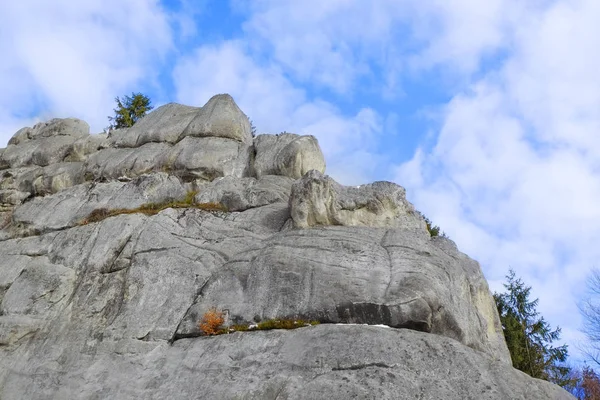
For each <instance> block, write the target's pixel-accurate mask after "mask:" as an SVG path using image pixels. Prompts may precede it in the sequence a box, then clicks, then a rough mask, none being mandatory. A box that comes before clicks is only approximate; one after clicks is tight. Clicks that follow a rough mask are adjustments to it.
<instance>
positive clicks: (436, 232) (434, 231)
mask: <svg viewBox="0 0 600 400" xmlns="http://www.w3.org/2000/svg"><path fill="white" fill-rule="evenodd" d="M417 212H418V211H417ZM418 213H419V214H420V215H421V217H423V219H424V220H425V225H427V231H428V232H429V235H430V236H431V237H435V236H440V237H443V238H447V237H448V236H447V235H446V233H444V232H442V234H441V235H440V227H439V226H437V225H433V222H431V221H430V220H429V218H427V217H426V216H425V215H424V214H423V213H421V212H418Z"/></svg>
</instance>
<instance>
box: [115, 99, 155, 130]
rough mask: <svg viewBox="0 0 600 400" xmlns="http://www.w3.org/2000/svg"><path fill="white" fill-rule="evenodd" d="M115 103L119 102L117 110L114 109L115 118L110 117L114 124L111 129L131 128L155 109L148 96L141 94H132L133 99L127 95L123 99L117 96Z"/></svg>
mask: <svg viewBox="0 0 600 400" xmlns="http://www.w3.org/2000/svg"><path fill="white" fill-rule="evenodd" d="M115 101H116V102H117V108H115V109H114V111H115V116H114V117H108V120H109V121H111V122H112V123H111V125H110V126H109V128H110V129H120V128H129V127H131V126H133V124H135V123H136V122H137V121H138V120H139V119H140V118H142V117H143V116H144V115H146V113H147V112H148V111H150V110H152V109H153V108H154V107H153V106H152V105H151V104H150V99H149V98H148V96H145V95H143V94H141V93H131V97H129V96H127V95H126V96H123V99H120V98H119V97H118V96H117V97H115Z"/></svg>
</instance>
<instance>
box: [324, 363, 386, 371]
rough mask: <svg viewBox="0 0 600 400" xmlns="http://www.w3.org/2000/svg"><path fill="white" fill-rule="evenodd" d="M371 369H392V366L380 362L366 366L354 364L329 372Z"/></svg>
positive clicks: (335, 368)
mask: <svg viewBox="0 0 600 400" xmlns="http://www.w3.org/2000/svg"><path fill="white" fill-rule="evenodd" d="M371 367H378V368H394V366H393V365H387V364H385V363H382V362H374V363H367V364H356V365H351V366H349V367H334V368H332V369H331V370H332V371H356V370H359V369H365V368H371Z"/></svg>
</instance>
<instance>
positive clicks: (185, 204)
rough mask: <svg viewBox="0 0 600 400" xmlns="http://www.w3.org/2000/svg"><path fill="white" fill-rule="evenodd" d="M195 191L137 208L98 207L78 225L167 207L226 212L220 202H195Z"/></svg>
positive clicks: (157, 211) (154, 213)
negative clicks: (176, 198) (175, 199)
mask: <svg viewBox="0 0 600 400" xmlns="http://www.w3.org/2000/svg"><path fill="white" fill-rule="evenodd" d="M197 193H198V192H197V191H190V192H188V193H187V194H186V196H185V198H184V199H183V200H180V201H169V202H165V203H146V204H142V205H141V206H139V207H137V208H116V209H112V210H109V209H107V208H98V209H96V210H94V211H92V212H91V213H90V215H88V216H87V217H86V218H85V219H83V221H81V222H80V223H79V225H87V224H91V223H94V222H100V221H102V220H104V219H106V218H109V217H113V216H115V215H122V214H138V213H141V214H145V215H156V214H158V213H159V212H161V211H162V210H166V209H167V208H197V209H199V210H205V211H223V212H227V211H228V210H227V207H225V206H224V205H223V204H221V203H195V202H194V197H195V196H196V194H197Z"/></svg>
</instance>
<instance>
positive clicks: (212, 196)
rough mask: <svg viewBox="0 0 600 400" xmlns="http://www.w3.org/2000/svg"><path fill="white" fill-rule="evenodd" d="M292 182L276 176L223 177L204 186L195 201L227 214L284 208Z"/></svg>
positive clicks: (286, 178) (289, 179)
mask: <svg viewBox="0 0 600 400" xmlns="http://www.w3.org/2000/svg"><path fill="white" fill-rule="evenodd" d="M293 182H294V180H293V179H291V178H288V177H285V176H277V175H264V176H262V177H260V178H259V179H256V178H242V179H237V178H235V177H233V176H226V177H224V178H219V179H216V180H214V181H213V182H211V183H209V184H207V185H205V186H203V187H202V189H201V190H200V191H199V193H198V194H197V195H196V197H195V200H196V202H197V203H220V204H223V205H224V206H225V207H227V209H228V210H229V211H244V210H247V209H250V208H256V207H262V206H266V205H268V204H273V203H285V204H286V205H287V203H288V201H289V197H290V191H291V187H292V183H293Z"/></svg>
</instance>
